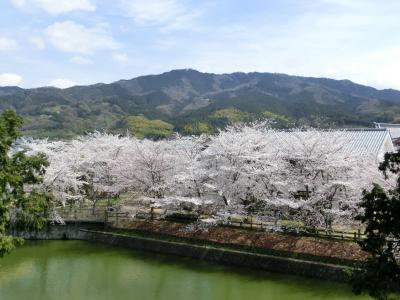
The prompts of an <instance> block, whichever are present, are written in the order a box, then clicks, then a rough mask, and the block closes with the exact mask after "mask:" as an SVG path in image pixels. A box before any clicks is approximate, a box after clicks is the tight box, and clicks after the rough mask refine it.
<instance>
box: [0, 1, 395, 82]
mask: <svg viewBox="0 0 400 300" xmlns="http://www.w3.org/2000/svg"><path fill="white" fill-rule="evenodd" d="M399 19H400V1H399V0H383V1H382V0H279V1H276V0H247V1H244V0H193V1H190V0H112V1H111V0H0V86H5V85H18V86H21V87H37V86H46V85H52V86H57V87H68V86H71V85H74V84H92V83H97V82H106V83H108V82H112V81H116V80H118V79H122V78H124V79H129V78H133V77H136V76H139V75H146V74H157V73H162V72H165V71H169V70H171V69H178V68H179V69H182V68H193V69H197V70H199V71H202V72H213V73H229V72H236V71H244V72H252V71H258V72H277V73H287V74H293V75H305V76H318V77H330V78H337V79H350V80H352V81H355V82H358V83H362V84H366V85H372V86H375V87H377V88H397V89H400V75H399V72H400V71H399V70H400V22H399Z"/></svg>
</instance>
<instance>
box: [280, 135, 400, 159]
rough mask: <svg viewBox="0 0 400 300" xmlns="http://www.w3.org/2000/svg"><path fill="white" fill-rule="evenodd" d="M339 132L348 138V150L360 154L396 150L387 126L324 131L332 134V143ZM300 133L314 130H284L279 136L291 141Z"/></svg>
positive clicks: (379, 155) (374, 153) (376, 154)
mask: <svg viewBox="0 0 400 300" xmlns="http://www.w3.org/2000/svg"><path fill="white" fill-rule="evenodd" d="M338 132H340V135H342V136H343V138H344V139H345V140H346V142H347V145H346V150H348V151H355V152H357V153H360V154H367V153H369V154H373V155H375V156H376V157H383V155H384V153H386V152H393V151H394V150H395V148H394V146H393V142H392V139H391V137H390V133H389V131H388V130H387V129H386V128H362V129H358V128H357V129H343V130H325V131H323V132H322V133H323V134H327V135H332V138H333V140H332V143H334V142H335V140H334V135H335V134H337V133H338ZM299 134H300V135H302V134H305V135H306V134H312V131H311V132H310V131H304V132H301V131H300V132H299V131H297V132H291V131H284V132H279V133H278V136H280V137H281V138H284V139H285V140H286V142H291V136H293V137H295V135H299ZM292 141H293V140H292ZM293 142H294V141H293Z"/></svg>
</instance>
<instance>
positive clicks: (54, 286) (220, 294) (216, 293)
mask: <svg viewBox="0 0 400 300" xmlns="http://www.w3.org/2000/svg"><path fill="white" fill-rule="evenodd" d="M0 299H1V300H25V299H27V300H36V299H38V300H39V299H40V300H48V299H49V300H50V299H54V300H56V299H57V300H64V299H65V300H66V299H68V300H81V299H82V300H83V299H84V300H102V299H110V300H119V299H124V300H128V299H138V300H147V299H166V300H212V299H221V300H224V299H226V300H228V299H229V300H237V299H245V300H247V299H249V300H258V299H279V300H286V299H297V300H302V299H307V300H313V299H324V300H330V299H366V298H363V297H355V296H353V295H352V294H351V292H350V290H349V288H348V287H347V286H344V285H339V284H334V283H330V282H323V281H318V280H307V279H302V278H296V277H288V276H280V275H271V274H268V273H265V272H256V271H252V270H249V269H241V268H231V267H225V266H218V265H214V264H210V263H206V262H199V261H194V260H189V259H180V258H175V257H171V256H164V255H156V254H145V253H143V252H136V251H127V250H122V249H119V248H110V247H104V246H101V245H98V244H90V243H86V242H79V241H51V242H31V243H27V244H26V245H25V246H23V247H21V248H19V249H17V250H16V251H15V252H13V253H12V254H10V255H8V256H6V257H4V258H2V259H0Z"/></svg>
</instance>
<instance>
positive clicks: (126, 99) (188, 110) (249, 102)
mask: <svg viewBox="0 0 400 300" xmlns="http://www.w3.org/2000/svg"><path fill="white" fill-rule="evenodd" d="M6 108H13V109H15V110H16V111H17V113H19V114H20V115H22V116H23V117H24V119H25V127H24V131H25V133H26V134H30V135H34V136H54V137H67V136H73V135H75V134H80V133H83V132H85V131H93V130H102V129H108V130H124V129H126V128H128V127H129V121H127V120H128V118H127V117H129V116H136V115H143V116H145V117H146V118H148V119H160V120H163V121H166V122H168V123H171V124H172V125H174V126H175V130H178V131H183V130H184V129H185V128H189V127H190V126H189V127H187V126H188V125H193V124H194V123H200V124H202V126H203V127H204V126H205V127H207V128H208V129H210V128H215V127H218V126H223V125H224V124H226V122H227V121H229V118H230V117H231V115H232V113H233V114H234V115H235V116H234V118H236V116H238V114H239V119H243V120H250V119H254V118H259V117H265V116H271V115H276V116H278V117H279V118H280V119H281V120H285V122H288V123H291V124H295V125H297V124H307V123H309V124H310V125H314V126H315V125H316V126H319V125H324V124H325V125H329V126H370V125H371V122H373V121H381V122H392V121H394V120H396V119H397V118H399V117H400V91H396V90H391V89H387V90H377V89H375V88H372V87H368V86H363V85H359V84H356V83H353V82H351V81H349V80H333V79H327V78H312V77H300V76H289V75H285V74H274V73H232V74H211V73H201V72H198V71H195V70H191V69H184V70H173V71H170V72H166V73H163V74H160V75H148V76H141V77H137V78H133V79H130V80H120V81H117V82H114V83H111V84H102V83H99V84H94V85H89V86H74V87H71V88H67V89H57V88H53V87H42V88H35V89H22V88H18V87H0V110H4V109H6ZM221 111H222V113H221ZM286 125H287V124H286ZM185 126H186V127H185ZM196 126H197V125H196ZM203 127H202V128H203ZM190 128H191V127H190Z"/></svg>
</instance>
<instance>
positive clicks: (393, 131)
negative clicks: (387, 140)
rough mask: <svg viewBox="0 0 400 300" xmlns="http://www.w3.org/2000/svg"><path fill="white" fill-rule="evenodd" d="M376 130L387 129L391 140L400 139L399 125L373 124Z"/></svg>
mask: <svg viewBox="0 0 400 300" xmlns="http://www.w3.org/2000/svg"><path fill="white" fill-rule="evenodd" d="M374 124H375V126H376V127H377V128H387V129H388V130H389V132H390V135H391V136H392V139H398V138H400V124H391V123H374Z"/></svg>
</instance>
